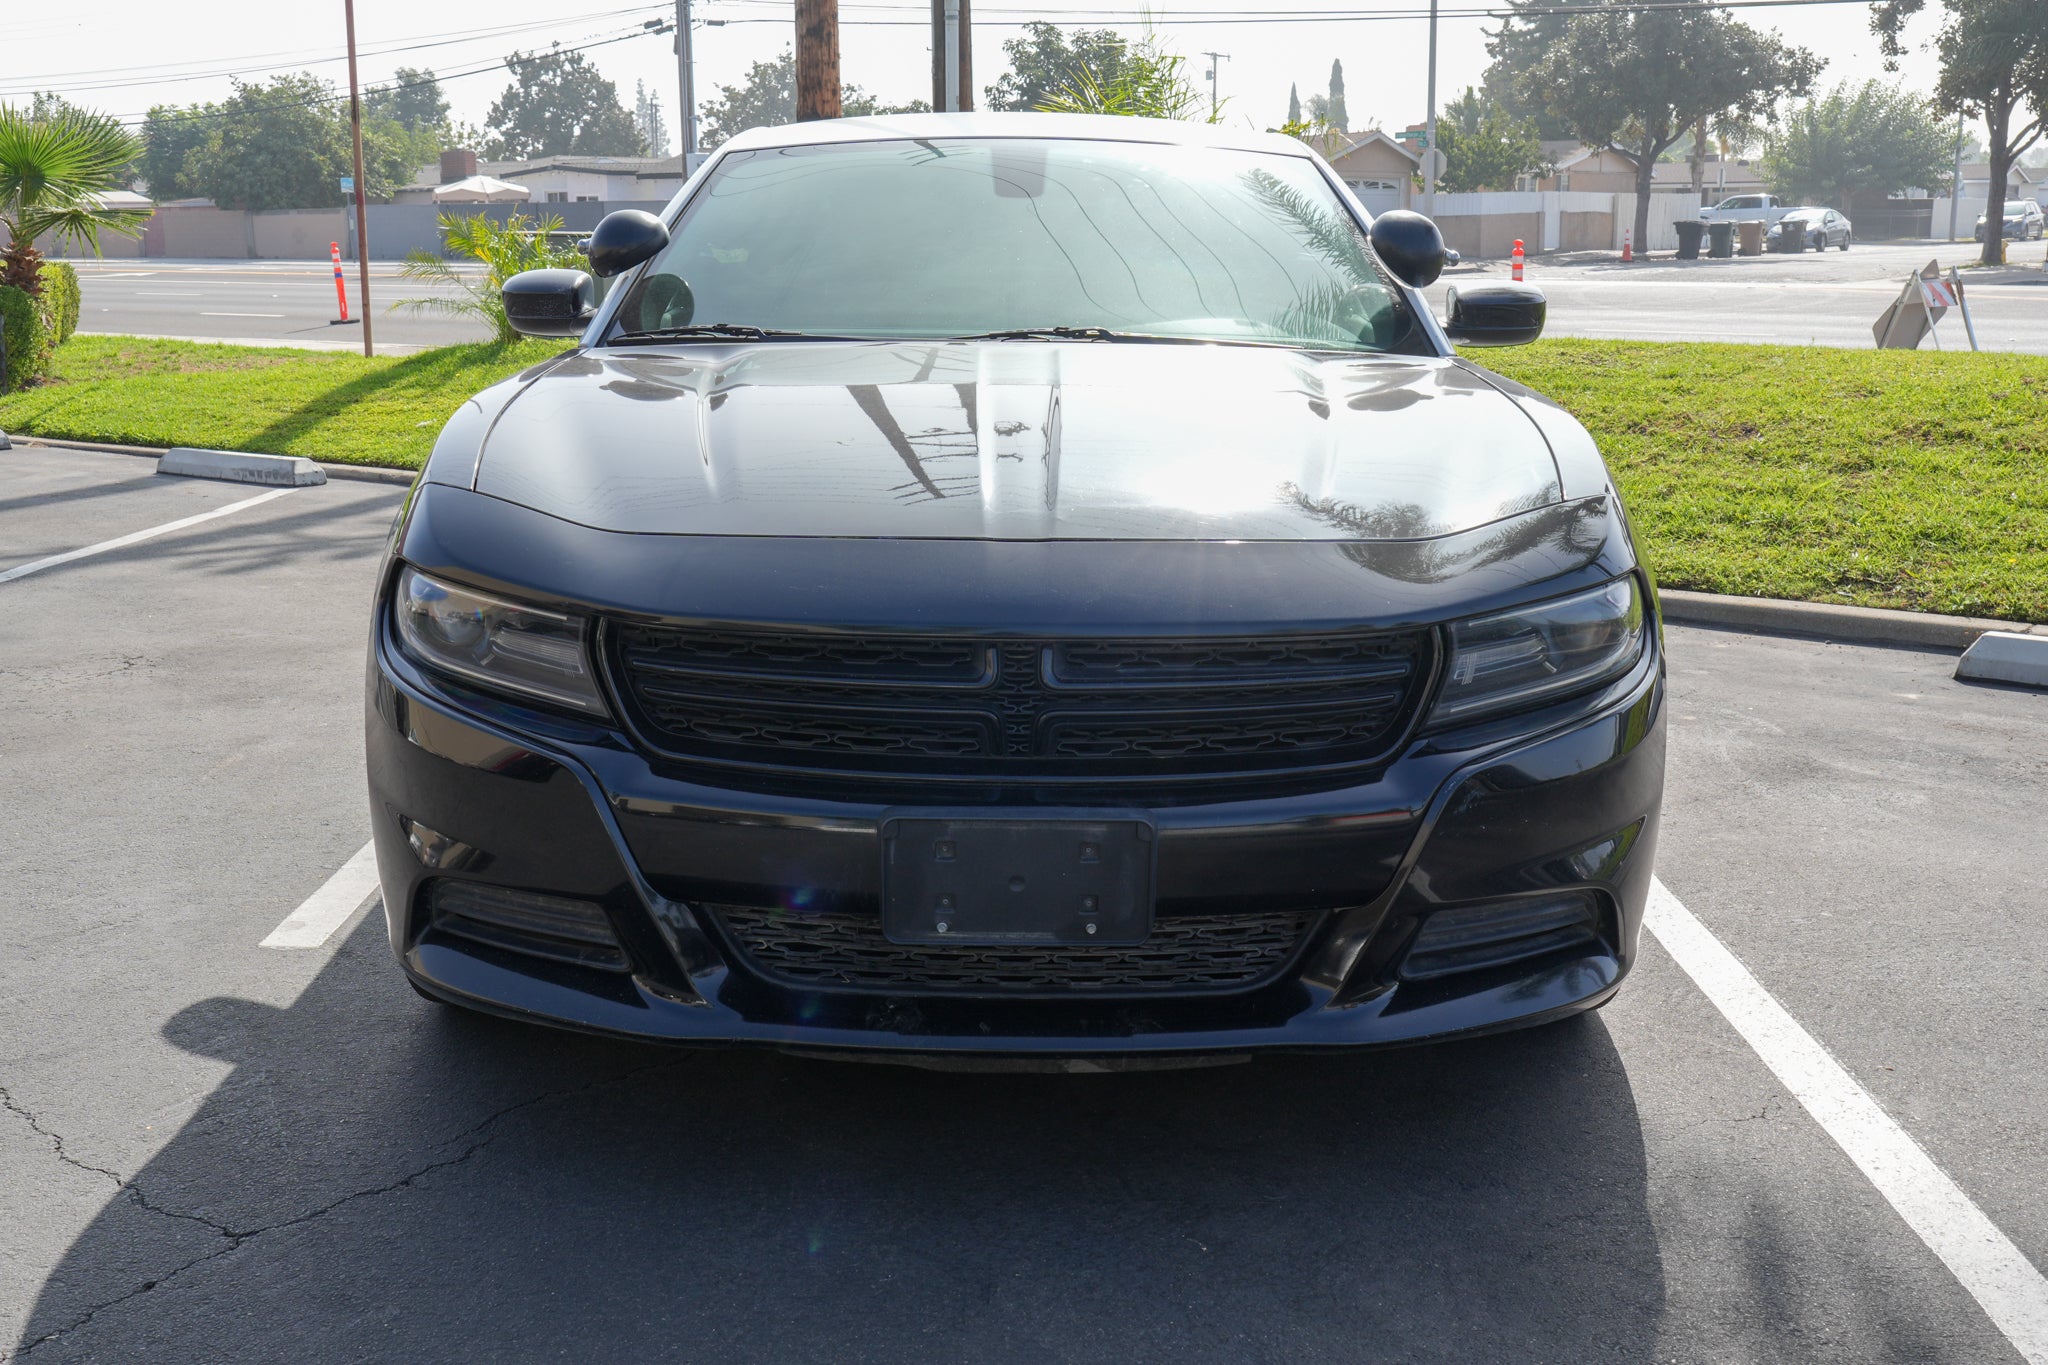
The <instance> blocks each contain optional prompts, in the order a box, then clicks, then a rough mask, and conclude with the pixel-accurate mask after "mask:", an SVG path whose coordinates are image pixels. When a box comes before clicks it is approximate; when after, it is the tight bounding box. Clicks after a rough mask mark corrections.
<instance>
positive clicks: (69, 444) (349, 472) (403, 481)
mask: <svg viewBox="0 0 2048 1365" xmlns="http://www.w3.org/2000/svg"><path fill="white" fill-rule="evenodd" d="M31 446H44V447H48V448H51V449H56V450H94V451H98V452H100V453H101V454H103V455H139V456H141V457H143V458H144V459H150V460H160V459H162V458H163V457H164V456H165V455H166V454H168V453H169V452H168V451H165V450H161V449H159V448H157V447H155V446H123V445H110V444H108V443H107V442H105V441H59V440H56V439H53V438H49V437H42V436H34V437H30V436H24V437H22V438H21V439H20V440H18V441H16V442H15V448H16V449H18V450H20V449H27V448H28V447H31ZM295 458H296V457H295ZM307 463H308V464H312V465H315V466H317V467H319V468H320V469H321V470H322V471H323V472H324V473H325V474H326V475H327V477H328V478H330V479H354V480H355V481H357V482H358V483H388V484H398V485H401V486H404V487H408V488H409V487H411V486H412V482H413V480H415V479H417V478H418V477H419V471H418V470H417V469H391V468H389V467H387V466H385V465H375V464H337V463H335V462H334V461H332V460H309V461H307Z"/></svg>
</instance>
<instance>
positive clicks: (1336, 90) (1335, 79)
mask: <svg viewBox="0 0 2048 1365" xmlns="http://www.w3.org/2000/svg"><path fill="white" fill-rule="evenodd" d="M1328 118H1329V120H1330V126H1331V127H1333V128H1335V129H1336V130H1337V131H1338V132H1340V133H1348V132H1350V131H1351V112H1350V110H1348V109H1346V108H1345V107H1344V63H1342V62H1339V61H1332V62H1331V63H1330V108H1329V113H1328Z"/></svg>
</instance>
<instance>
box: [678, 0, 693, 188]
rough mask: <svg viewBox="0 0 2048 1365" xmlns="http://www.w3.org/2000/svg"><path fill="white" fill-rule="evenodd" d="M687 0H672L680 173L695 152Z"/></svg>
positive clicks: (687, 166)
mask: <svg viewBox="0 0 2048 1365" xmlns="http://www.w3.org/2000/svg"><path fill="white" fill-rule="evenodd" d="M691 64H692V58H691V55H690V0H676V88H677V90H678V91H680V92H681V95H682V101H683V107H682V114H683V123H682V127H681V128H679V129H677V131H678V132H679V133H681V134H682V138H683V173H684V174H685V175H688V174H689V171H690V160H689V159H690V158H691V157H692V156H694V155H696V152H697V79H696V73H695V72H694V71H693V70H691Z"/></svg>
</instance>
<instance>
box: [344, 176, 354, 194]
mask: <svg viewBox="0 0 2048 1365" xmlns="http://www.w3.org/2000/svg"><path fill="white" fill-rule="evenodd" d="M341 192H342V193H343V194H354V193H355V192H356V178H355V177H354V176H352V175H345V176H343V177H342V178H341Z"/></svg>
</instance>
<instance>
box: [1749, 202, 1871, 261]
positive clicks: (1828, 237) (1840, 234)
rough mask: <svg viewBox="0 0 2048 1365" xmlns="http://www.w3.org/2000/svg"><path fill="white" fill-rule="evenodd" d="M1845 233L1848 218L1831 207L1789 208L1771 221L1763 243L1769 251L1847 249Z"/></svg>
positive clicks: (1846, 235) (1847, 238)
mask: <svg viewBox="0 0 2048 1365" xmlns="http://www.w3.org/2000/svg"><path fill="white" fill-rule="evenodd" d="M1849 236H1850V227H1849V220H1848V219H1847V218H1845V217H1843V216H1842V215H1841V214H1839V213H1837V212H1835V211H1834V210H1833V209H1824V208H1804V209H1793V210H1792V211H1791V212H1790V213H1788V214H1786V215H1785V216H1784V217H1783V218H1780V219H1779V220H1778V221H1777V222H1775V223H1773V224H1771V230H1770V233H1769V234H1768V236H1767V237H1766V240H1765V245H1767V246H1768V247H1769V248H1770V249H1771V250H1773V251H1826V250H1827V249H1828V248H1829V247H1831V246H1832V247H1839V248H1840V249H1841V250H1843V251H1847V250H1848V249H1849Z"/></svg>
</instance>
